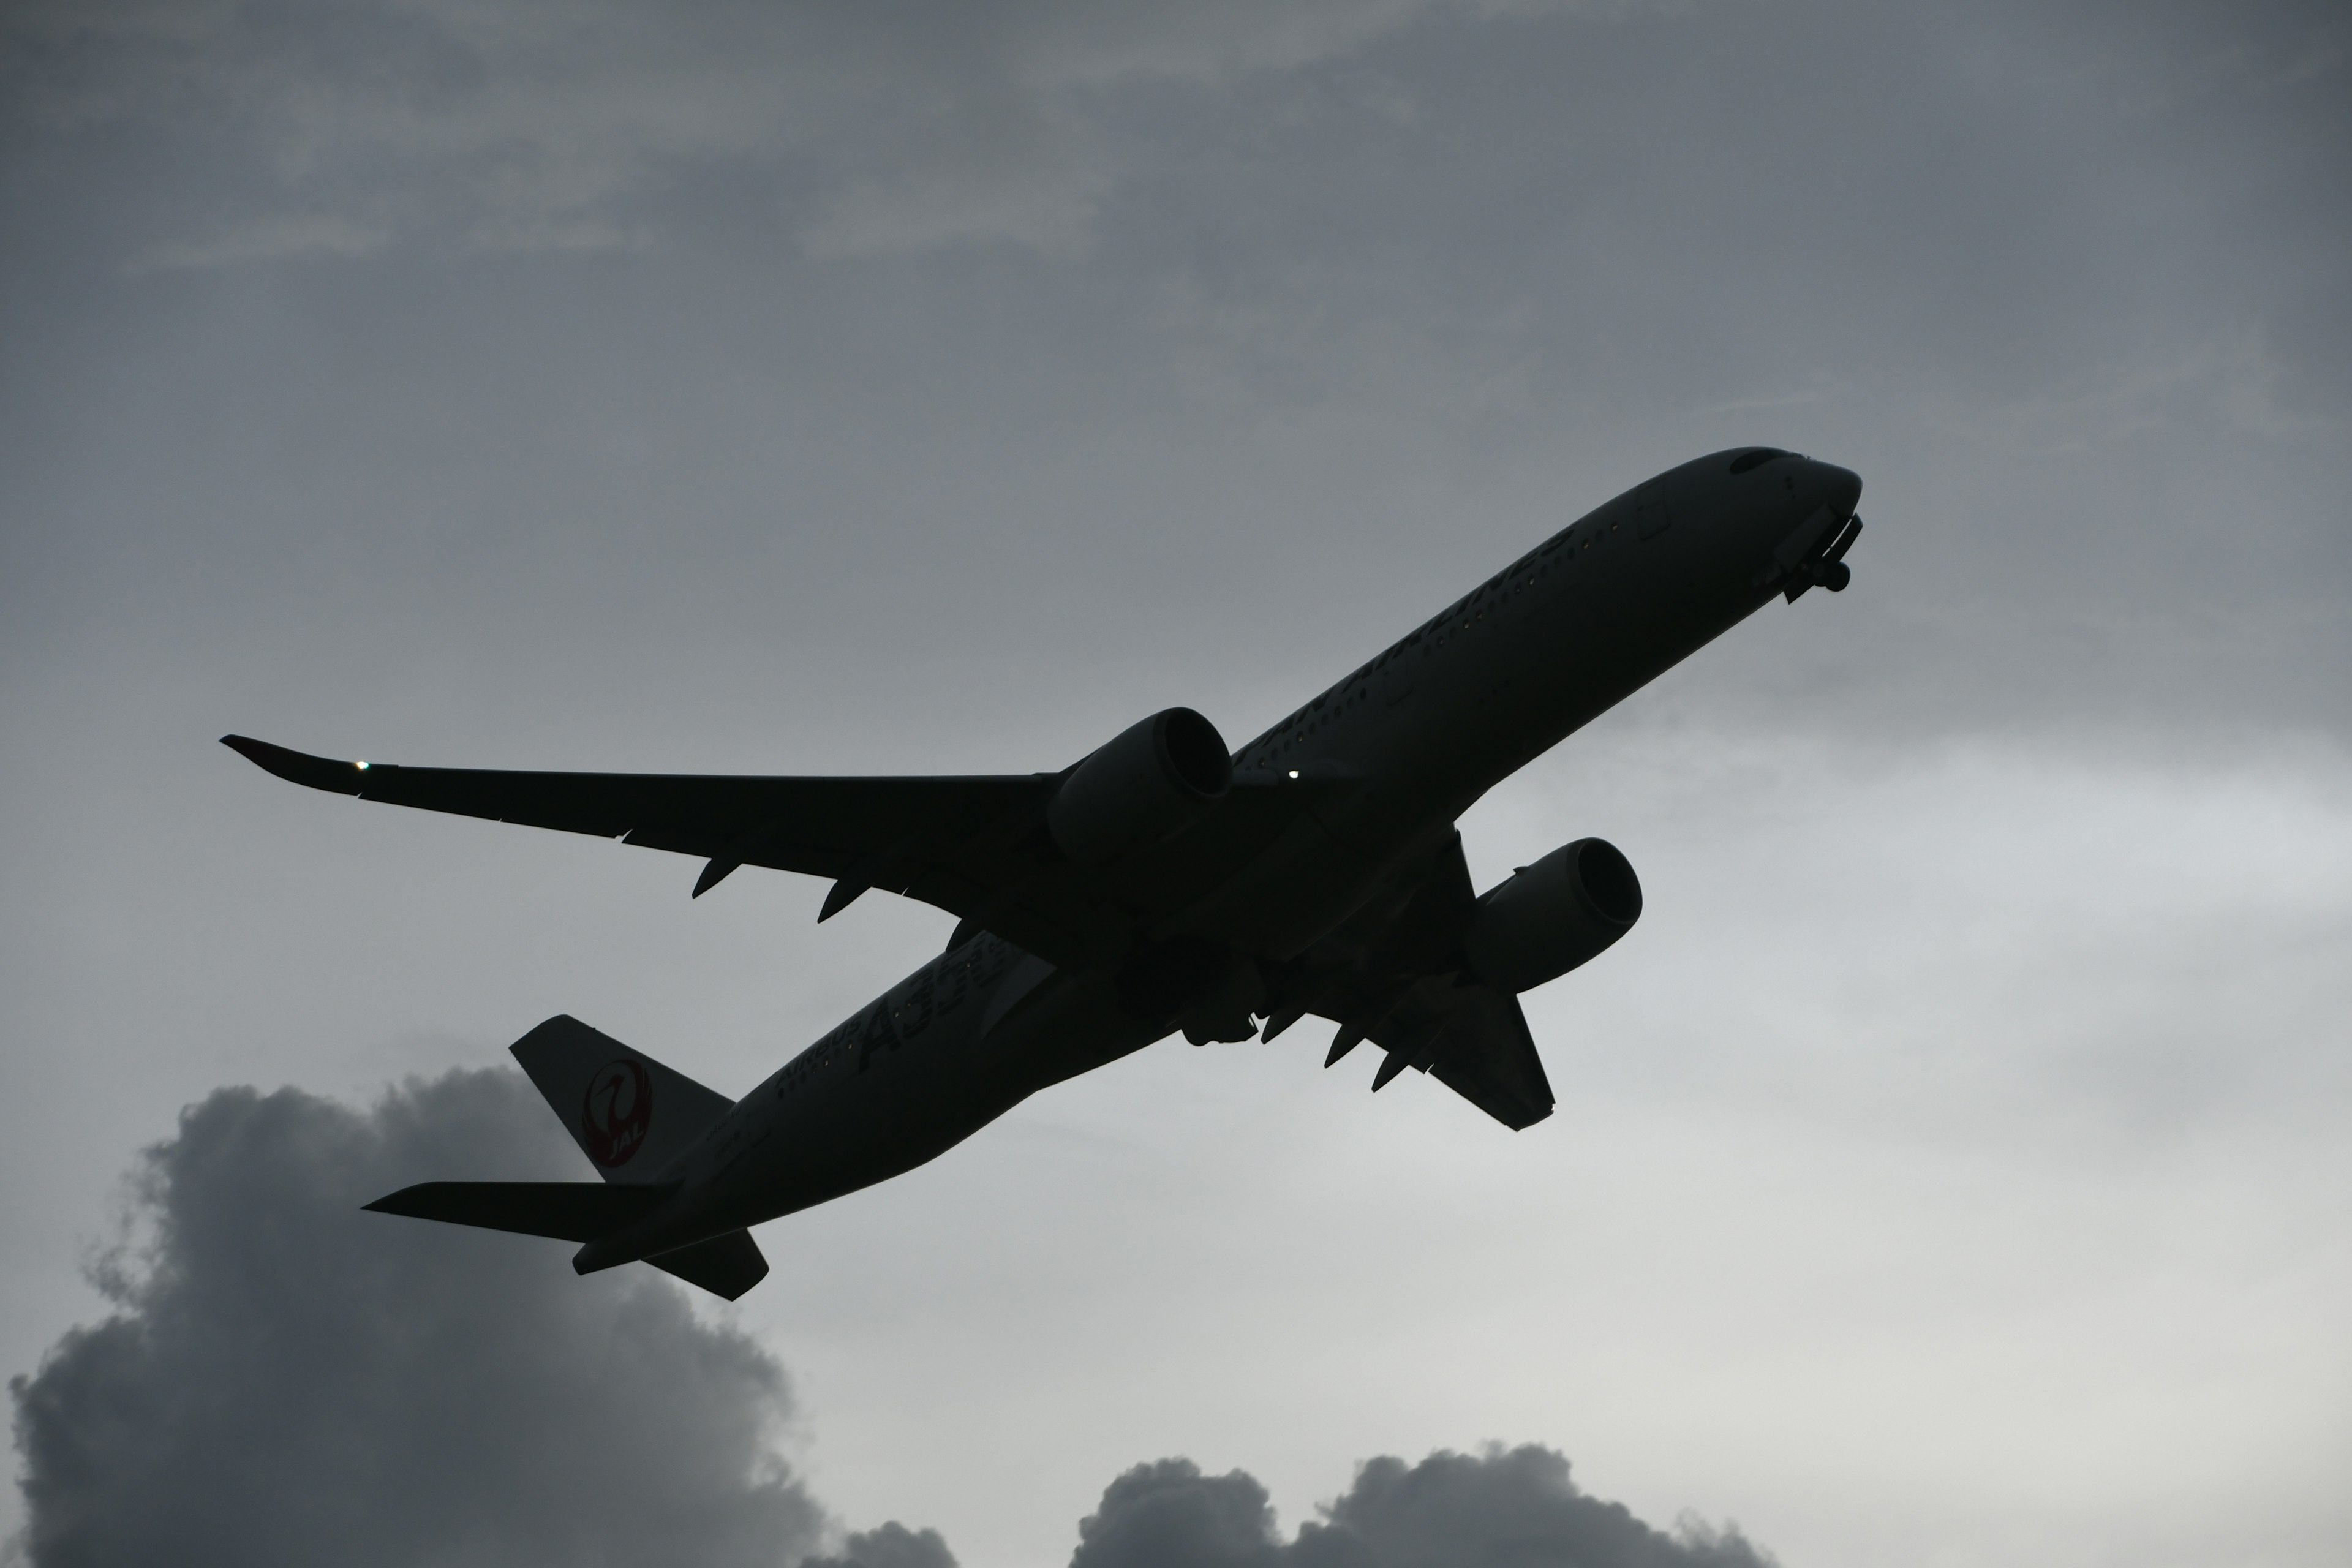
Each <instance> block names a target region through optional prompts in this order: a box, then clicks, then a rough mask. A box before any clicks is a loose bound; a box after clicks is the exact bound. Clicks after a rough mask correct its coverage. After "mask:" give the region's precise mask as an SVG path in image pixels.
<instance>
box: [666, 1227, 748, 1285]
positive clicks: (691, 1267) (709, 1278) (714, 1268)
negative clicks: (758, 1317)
mask: <svg viewBox="0 0 2352 1568" xmlns="http://www.w3.org/2000/svg"><path fill="white" fill-rule="evenodd" d="M646 1262H648V1263H650V1264H652V1265H653V1266H654V1267H655V1268H658V1269H660V1270H661V1271H662V1272H663V1273H665V1274H670V1275H675V1276H676V1277H677V1278H678V1279H683V1280H685V1281H686V1282H687V1283H688V1284H689V1285H693V1286H696V1287H698V1288H699V1289H704V1290H708V1291H709V1292H710V1293H711V1294H712V1295H714V1296H718V1297H721V1298H723V1299H725V1300H730V1301H732V1300H735V1298H737V1297H738V1296H740V1295H741V1294H742V1293H743V1292H744V1291H746V1290H749V1289H751V1287H752V1286H754V1285H757V1284H758V1283H759V1282H760V1281H761V1280H762V1279H766V1278H767V1277H768V1260H767V1259H766V1258H762V1257H761V1256H760V1244H759V1243H758V1242H756V1241H753V1240H752V1239H751V1232H750V1231H748V1230H730V1231H729V1232H728V1233H727V1234H726V1235H725V1236H714V1237H711V1238H710V1239H709V1241H698V1242H696V1243H695V1244H694V1245H693V1246H692V1247H679V1248H678V1249H677V1251H676V1252H665V1253H663V1254H661V1255H660V1256H659V1257H657V1258H646Z"/></svg>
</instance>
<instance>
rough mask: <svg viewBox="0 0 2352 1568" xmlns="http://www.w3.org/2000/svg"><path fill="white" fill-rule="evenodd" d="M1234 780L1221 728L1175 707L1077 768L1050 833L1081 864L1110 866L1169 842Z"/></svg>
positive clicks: (1052, 807)
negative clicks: (1175, 833)
mask: <svg viewBox="0 0 2352 1568" xmlns="http://www.w3.org/2000/svg"><path fill="white" fill-rule="evenodd" d="M1233 782H1234V760H1233V757H1232V755H1231V754H1230V753H1229V752H1227V751H1226V750H1225V740H1224V737H1223V736H1222V735H1220V734H1218V733H1217V727H1216V726H1215V725H1214V724H1212V723H1210V722H1209V721H1207V720H1206V719H1203V718H1202V717H1201V715H1200V714H1198V713H1195V712H1193V711H1192V710H1191V709H1190V708H1171V709H1169V710H1167V711H1165V712H1162V713H1154V714H1153V715H1152V716H1151V717H1150V718H1149V719H1146V720H1145V721H1143V722H1142V723H1140V724H1137V725H1135V726H1133V727H1132V728H1130V729H1128V730H1125V731H1121V732H1120V733H1119V734H1118V736H1117V737H1116V738H1114V739H1113V740H1112V741H1111V742H1109V743H1108V745H1105V746H1104V747H1103V748H1102V749H1101V750H1099V751H1097V752H1095V753H1094V754H1093V755H1091V756H1089V757H1087V760H1086V761H1084V762H1082V763H1079V764H1078V765H1077V766H1076V768H1074V769H1072V770H1071V772H1070V776H1069V777H1067V778H1066V779H1064V780H1063V781H1062V787H1061V788H1060V789H1058V790H1056V791H1055V792H1054V798H1053V799H1052V800H1051V801H1049V802H1047V803H1046V806H1045V830H1046V832H1047V833H1049V834H1051V835H1052V836H1053V839H1054V844H1055V847H1057V848H1059V849H1060V850H1061V851H1062V853H1063V854H1065V855H1067V856H1068V857H1069V858H1071V859H1073V860H1076V862H1077V863H1078V864H1079V865H1081V866H1107V865H1108V864H1110V863H1111V862H1112V861H1114V860H1117V859H1118V858H1120V857H1121V856H1123V855H1128V854H1131V853H1132V852H1134V851H1135V850H1138V849H1140V848H1143V847H1145V846H1147V845H1150V844H1154V843H1157V842H1158V841H1159V840H1160V839H1162V838H1165V837H1168V835H1170V834H1171V833H1173V832H1175V831H1176V829H1178V828H1179V827H1181V826H1183V825H1184V824H1185V823H1186V822H1187V821H1189V820H1190V819H1191V818H1192V814H1193V813H1194V812H1196V811H1198V810H1200V809H1201V807H1202V806H1204V805H1208V804H1209V803H1210V802H1211V801H1213V800H1216V799H1218V798H1219V797H1220V796H1222V795H1223V794H1224V793H1225V791H1226V789H1227V788H1228V787H1230V786H1231V785H1232V784H1233Z"/></svg>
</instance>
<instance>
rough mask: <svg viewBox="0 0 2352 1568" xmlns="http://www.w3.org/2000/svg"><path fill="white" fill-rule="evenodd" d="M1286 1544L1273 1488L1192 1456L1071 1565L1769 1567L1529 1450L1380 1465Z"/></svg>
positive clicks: (1129, 1498) (1125, 1491)
mask: <svg viewBox="0 0 2352 1568" xmlns="http://www.w3.org/2000/svg"><path fill="white" fill-rule="evenodd" d="M1321 1512H1322V1514H1323V1518H1322V1519H1321V1520H1319V1521H1308V1522H1307V1523H1306V1524H1304V1525H1302V1526H1301V1527H1300V1529H1299V1531H1298V1536H1297V1540H1295V1541H1293V1542H1288V1543H1285V1542H1283V1541H1282V1540H1281V1538H1280V1536H1279V1535H1278V1534H1277V1533H1276V1527H1275V1517H1274V1509H1273V1506H1272V1504H1271V1503H1270V1502H1268V1500H1267V1498H1266V1491H1265V1488H1264V1487H1263V1486H1261V1485H1259V1484H1258V1482H1257V1481H1256V1479H1255V1478H1253V1477H1251V1476H1250V1475H1248V1474H1246V1473H1245V1472H1244V1471H1241V1470H1234V1471H1233V1472H1231V1473H1230V1474H1227V1475H1223V1476H1209V1475H1203V1474H1202V1472H1201V1469H1200V1467H1198V1466H1197V1465H1195V1464H1193V1463H1192V1461H1191V1460H1189V1459H1162V1460H1160V1461H1159V1462H1158V1463H1156V1464H1150V1465H1139V1466H1137V1467H1136V1468H1133V1469H1131V1470H1129V1471H1128V1472H1127V1473H1126V1474H1125V1475H1123V1476H1121V1477H1119V1478H1118V1479H1117V1480H1115V1481H1113V1482H1112V1483H1111V1484H1110V1486H1109V1487H1108V1489H1106V1490H1105V1491H1104V1492H1103V1500H1102V1505H1101V1507H1100V1508H1098V1509H1097V1510H1096V1511H1095V1512H1094V1513H1092V1514H1091V1515H1089V1516H1087V1519H1086V1520H1085V1521H1083V1522H1082V1523H1081V1524H1080V1525H1079V1526H1078V1535H1079V1545H1078V1550H1077V1552H1076V1555H1075V1556H1073V1557H1072V1558H1071V1559H1070V1568H1424V1565H1428V1568H1435V1565H1437V1564H1444V1568H1486V1565H1488V1564H1492V1565H1494V1568H1504V1565H1506V1564H1507V1565H1509V1568H1553V1565H1555V1564H1556V1565H1558V1568H1765V1565H1767V1564H1769V1563H1770V1562H1771V1559H1770V1558H1769V1557H1767V1556H1766V1555H1764V1554H1763V1553H1762V1552H1759V1551H1757V1550H1756V1548H1755V1547H1753V1546H1751V1545H1749V1544H1748V1541H1747V1540H1746V1538H1745V1537H1743V1536H1742V1535H1740V1534H1739V1532H1738V1531H1737V1530H1736V1529H1735V1530H1724V1531H1714V1530H1710V1529H1708V1528H1706V1526H1704V1525H1701V1524H1697V1523H1696V1522H1685V1524H1683V1525H1680V1526H1678V1527H1677V1528H1676V1530H1675V1533H1673V1534H1671V1535H1669V1534H1664V1533H1662V1532H1660V1531H1655V1530H1653V1529H1651V1528H1650V1527H1649V1526H1648V1525H1646V1524H1643V1522H1642V1521H1640V1520H1638V1519H1635V1518H1634V1517H1633V1515H1632V1514H1631V1513H1629V1512H1627V1511H1626V1510H1625V1509H1624V1508H1623V1507H1622V1505H1621V1504H1618V1503H1612V1502H1603V1501H1601V1500H1599V1499H1597V1498H1592V1497H1588V1496H1586V1495H1585V1494H1584V1493H1582V1492H1580V1491H1579V1490H1577V1489H1576V1487H1575V1485H1574V1484H1573V1483H1572V1482H1571V1481H1570V1479H1569V1473H1568V1460H1567V1459H1566V1458H1562V1457H1561V1456H1560V1455H1559V1454H1557V1453H1554V1452H1553V1451H1552V1450H1550V1449H1549V1448H1544V1447H1536V1446H1533V1445H1528V1446H1525V1447H1517V1448H1503V1447H1490V1448H1488V1449H1486V1451H1485V1452H1484V1453H1480V1454H1475V1455H1472V1454H1455V1453H1436V1454H1432V1455H1431V1456H1430V1457H1429V1458H1426V1459H1423V1461H1422V1462H1421V1463H1419V1464H1417V1465H1407V1464H1406V1463H1405V1462H1404V1461H1403V1460H1402V1459H1397V1458H1378V1459H1374V1460H1372V1461H1370V1463H1368V1464H1366V1465H1364V1466H1363V1467H1362V1468H1360V1469H1359V1470H1358V1471H1357V1472H1356V1481H1355V1485H1354V1486H1353V1487H1351V1488H1350V1489H1349V1490H1348V1492H1347V1493H1346V1494H1345V1495H1344V1496H1342V1497H1341V1498H1339V1500H1337V1501H1336V1502H1332V1503H1328V1504H1326V1505H1325V1506H1324V1507H1323V1509H1322V1510H1321Z"/></svg>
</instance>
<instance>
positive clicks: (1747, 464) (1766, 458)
mask: <svg viewBox="0 0 2352 1568" xmlns="http://www.w3.org/2000/svg"><path fill="white" fill-rule="evenodd" d="M1788 455H1789V454H1788V453H1786V452H1783V451H1782V450H1780V448H1779V447H1753V448H1751V449H1749V450H1748V451H1745V452H1742V453H1740V454H1739V456H1738V457H1736V458H1732V459H1731V471H1732V472H1733V473H1735V474H1744V473H1746V472H1748V470H1749V469H1750V468H1762V467H1763V466H1764V465H1765V464H1767V463H1769V462H1770V461H1771V460H1772V459H1773V458H1785V457H1787V456H1788Z"/></svg>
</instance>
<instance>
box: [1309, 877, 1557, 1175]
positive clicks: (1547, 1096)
mask: <svg viewBox="0 0 2352 1568" xmlns="http://www.w3.org/2000/svg"><path fill="white" fill-rule="evenodd" d="M1397 894H1398V897H1397V899H1396V900H1395V901H1394V902H1393V903H1392V904H1391V905H1390V906H1389V907H1388V908H1386V909H1385V910H1380V911H1376V912H1371V913H1369V914H1368V916H1367V920H1366V921H1365V923H1364V924H1363V925H1362V926H1360V927H1359V928H1358V929H1356V930H1355V931H1349V932H1344V933H1342V934H1341V936H1340V937H1339V942H1338V943H1337V944H1336V947H1335V950H1334V952H1332V954H1331V956H1332V957H1334V958H1337V957H1338V956H1339V954H1340V953H1341V952H1345V953H1347V954H1348V961H1347V962H1345V963H1336V962H1335V963H1327V964H1325V965H1323V966H1320V967H1318V966H1315V965H1313V964H1311V963H1310V964H1307V965H1302V966H1297V967H1295V968H1293V969H1292V970H1291V971H1290V972H1289V973H1287V974H1286V975H1285V976H1283V977H1282V978H1283V980H1284V981H1285V982H1286V984H1285V990H1286V993H1287V998H1286V1000H1287V1003H1288V1005H1287V1010H1286V1014H1285V1013H1283V1012H1277V1014H1276V1021H1275V1022H1273V1023H1270V1024H1269V1026H1268V1029H1269V1036H1268V1037H1271V1036H1272V1034H1273V1033H1276V1032H1279V1030H1280V1029H1281V1028H1283V1027H1286V1026H1288V1024H1289V1022H1290V1020H1291V1019H1295V1018H1297V1017H1298V1016H1302V1015H1304V1014H1307V1013H1314V1014H1317V1015H1318V1016H1322V1017H1326V1018H1329V1019H1331V1020H1333V1021H1334V1022H1335V1023H1337V1024H1338V1025H1339V1033H1338V1034H1337V1035H1336V1036H1334V1037H1332V1044H1331V1054H1330V1056H1329V1057H1328V1058H1326V1060H1325V1062H1324V1065H1325V1066H1326V1067H1328V1066H1330V1065H1331V1064H1332V1063H1333V1062H1336V1061H1338V1060H1339V1058H1341V1057H1343V1056H1345V1055H1347V1054H1348V1052H1349V1050H1351V1049H1353V1048H1354V1047H1355V1046H1356V1045H1357V1044H1358V1043H1359V1042H1360V1041H1364V1040H1370V1041H1371V1043H1372V1044H1374V1045H1376V1046H1378V1047H1381V1049H1382V1050H1383V1051H1385V1052H1387V1053H1388V1060H1387V1061H1385V1062H1383V1063H1382V1064H1381V1070H1380V1071H1379V1073H1377V1074H1376V1075H1375V1076H1374V1077H1373V1079H1372V1088H1373V1089H1385V1088H1386V1087H1388V1084H1389V1082H1390V1081H1391V1079H1394V1078H1395V1077H1396V1076H1397V1074H1399V1073H1401V1072H1402V1071H1403V1070H1404V1069H1405V1068H1419V1069H1420V1070H1421V1071H1423V1072H1425V1073H1430V1074H1433V1075H1434V1076H1435V1078H1436V1079H1437V1080H1438V1081H1439V1082H1440V1083H1443V1084H1444V1085H1445V1086H1446V1087H1447V1088H1448V1089H1452V1090H1454V1093H1456V1094H1458V1095H1460V1096H1462V1098H1463V1099H1465V1100H1468V1101H1469V1102H1470V1103H1471V1104H1473V1105H1475V1106H1476V1107H1477V1108H1478V1109H1479V1110H1483V1111H1485V1112H1486V1114H1487V1115H1489V1116H1491V1117H1493V1118H1494V1119H1495V1120H1496V1121H1499V1122H1501V1123H1502V1124H1503V1125H1504V1126H1506V1127H1508V1128H1510V1129H1512V1130H1513V1131H1517V1130H1518V1129H1520V1128H1524V1127H1531V1126H1533V1125H1534V1124H1535V1123H1537V1122H1538V1121H1542V1120H1543V1119H1544V1118H1545V1117H1547V1116H1549V1115H1550V1114H1551V1112H1552V1093H1551V1080H1550V1079H1549V1078H1547V1077H1546V1076H1545V1074H1544V1066H1543V1058H1542V1057H1541V1056H1539V1055H1538V1053H1537V1051H1536V1043H1535V1038H1534V1037H1533V1036H1532V1035H1530V1034H1529V1033H1528V1019H1527V1015H1526V1014H1525V1013H1523V1012H1521V1011H1520V1010H1519V999H1518V998H1517V996H1514V995H1512V994H1510V993H1509V992H1507V991H1499V990H1496V988H1495V987H1494V986H1491V985H1486V984H1481V983H1480V982H1479V981H1477V980H1476V979H1475V977H1474V976H1472V975H1471V974H1470V973H1468V972H1467V971H1466V970H1465V967H1464V963H1463V960H1462V956H1461V947H1460V943H1461V936H1462V931H1463V929H1464V927H1465V926H1466V925H1467V924H1468V923H1469V920H1470V916H1471V914H1472V912H1473V910H1475V905H1476V901H1477V900H1476V897H1475V894H1474V893H1473V892H1472V890H1471V885H1470V868H1469V866H1468V865H1467V864H1466V863H1465V861H1464V859H1463V856H1462V836H1461V835H1460V834H1458V833H1453V834H1448V835H1447V836H1446V838H1445V841H1444V843H1443V844H1441V845H1440V846H1438V847H1437V848H1436V849H1435V850H1434V851H1433V853H1432V854H1431V855H1430V856H1429V857H1428V858H1427V859H1426V860H1425V861H1424V862H1423V864H1422V865H1421V866H1419V867H1418V868H1415V869H1414V870H1412V871H1411V872H1409V873H1407V874H1406V875H1405V876H1402V877H1401V878H1400V879H1398V882H1397Z"/></svg>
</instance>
